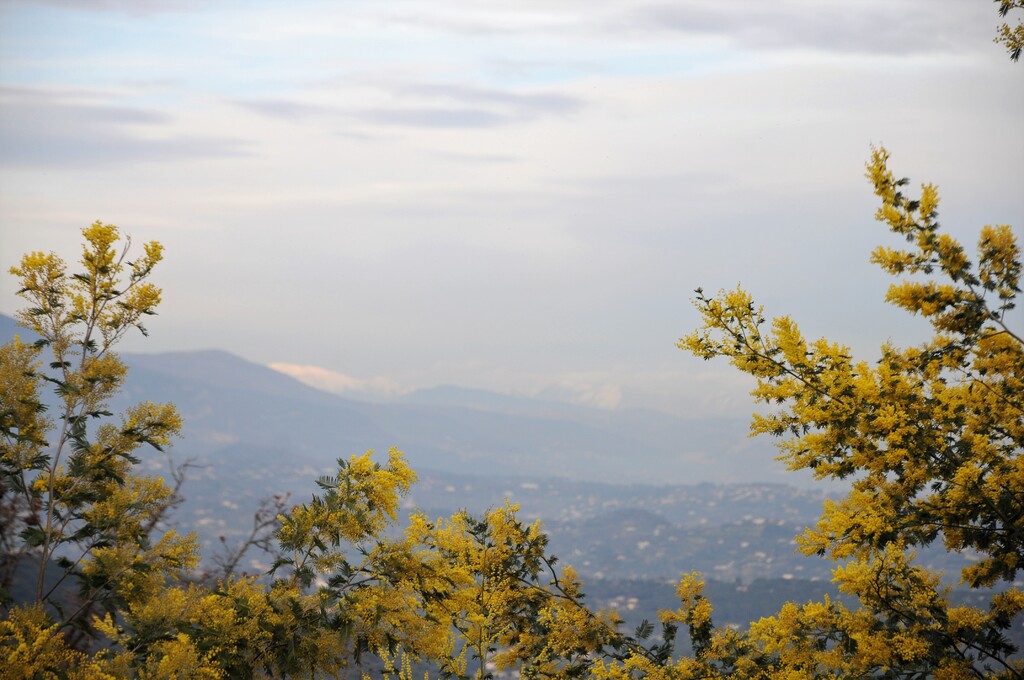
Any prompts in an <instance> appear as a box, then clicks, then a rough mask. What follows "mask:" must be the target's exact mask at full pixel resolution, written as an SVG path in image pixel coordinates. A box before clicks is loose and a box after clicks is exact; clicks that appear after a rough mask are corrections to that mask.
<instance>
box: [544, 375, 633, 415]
mask: <svg viewBox="0 0 1024 680" xmlns="http://www.w3.org/2000/svg"><path fill="white" fill-rule="evenodd" d="M537 396H538V397H540V398H542V399H550V400H553V401H567V402H569V403H571V404H579V405H580V406H590V407H592V408H600V409H605V410H608V411H610V410H614V409H616V408H618V407H619V405H620V404H621V403H622V389H621V388H620V387H619V386H618V385H616V384H614V383H612V382H608V381H607V380H605V379H604V376H602V375H599V374H575V375H566V376H564V377H562V378H561V379H560V380H559V381H558V382H557V383H555V384H553V385H549V386H548V387H545V388H544V389H543V390H541V392H540V393H539V394H538V395H537Z"/></svg>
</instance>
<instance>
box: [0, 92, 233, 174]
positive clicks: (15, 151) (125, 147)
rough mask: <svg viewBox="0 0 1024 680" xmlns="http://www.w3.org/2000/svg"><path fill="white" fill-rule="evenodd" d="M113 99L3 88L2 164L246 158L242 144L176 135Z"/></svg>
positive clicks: (160, 119) (167, 121)
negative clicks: (113, 102) (115, 102)
mask: <svg viewBox="0 0 1024 680" xmlns="http://www.w3.org/2000/svg"><path fill="white" fill-rule="evenodd" d="M109 100H110V96H109V95H108V94H103V93H91V92H83V91H73V90H67V91H48V90H41V89H30V88H16V87H3V88H0V110H2V111H3V115H2V116H0V148H2V149H3V155H2V157H0V158H2V160H0V162H2V163H3V164H4V165H8V166H12V165H14V166H43V167H52V166H68V165H72V166H77V165H110V164H123V163H147V162H167V161H177V160H193V159H199V158H223V157H238V156H245V155H248V151H247V146H246V144H245V143H244V142H243V141H241V140H238V139H232V138H227V137H212V136H206V135H202V136H196V135H190V134H175V132H174V127H175V125H174V119H173V118H172V117H171V116H169V115H167V114H163V113H157V112H154V111H151V110H147V109H140V108H136V107H130V106H116V105H111V104H109V103H107V102H108V101H109Z"/></svg>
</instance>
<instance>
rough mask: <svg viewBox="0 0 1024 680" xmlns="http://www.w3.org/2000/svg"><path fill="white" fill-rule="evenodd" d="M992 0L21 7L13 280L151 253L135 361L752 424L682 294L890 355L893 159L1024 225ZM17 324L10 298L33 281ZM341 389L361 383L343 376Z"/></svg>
mask: <svg viewBox="0 0 1024 680" xmlns="http://www.w3.org/2000/svg"><path fill="white" fill-rule="evenodd" d="M997 23H998V16H997V13H996V6H995V5H994V4H993V3H992V2H987V1H986V0H941V1H936V0H857V1H855V2H854V1H847V2H836V1H835V0H817V1H810V0H807V1H802V2H801V1H790V0H780V1H775V2H765V1H764V0H732V1H730V2H724V1H722V0H707V1H703V0H699V1H698V0H674V1H664V2H663V1H660V0H651V1H645V0H629V1H626V0H586V1H585V2H583V1H579V2H577V1H559V0H544V1H543V2H540V1H537V2H534V1H530V0H517V1H516V2H508V1H504V2H496V1H487V2H485V1H474V0H462V1H461V2H452V1H451V0H411V1H405V0H387V1H385V0H372V1H366V2H360V1H355V0H352V1H347V2H315V1H308V2H306V1H301V0H298V1H294V0H293V1H291V2H283V1H260V0H245V1H244V2H243V1H241V0H238V1H224V2H219V1H215V0H211V1H205V2H201V1H199V0H195V1H194V2H184V1H181V2H176V1H173V0H66V1H63V2H61V1H56V0H55V1H53V2H16V1H11V0H0V262H2V265H3V268H4V269H6V268H7V267H9V266H10V265H11V264H13V263H14V262H15V261H16V260H17V258H18V257H20V255H21V254H22V253H23V252H25V251H28V250H40V249H42V250H56V251H57V252H59V253H61V254H62V255H64V256H65V257H66V258H67V259H73V258H74V257H75V256H76V255H77V250H78V243H79V230H80V229H81V228H82V227H83V226H86V225H87V224H89V223H90V222H92V221H93V220H97V219H99V220H103V221H105V222H112V223H115V224H117V225H119V226H120V227H121V228H122V229H123V230H124V231H125V232H127V233H130V234H131V235H132V236H133V238H134V239H135V241H136V242H141V241H145V240H150V239H157V240H159V241H161V242H163V243H164V244H165V246H166V262H165V263H164V264H163V265H162V266H161V267H160V269H159V270H158V271H157V273H156V276H155V280H156V282H157V283H158V284H160V285H161V286H163V288H164V290H165V298H164V302H163V304H162V306H161V309H160V316H158V317H156V318H155V319H154V320H153V321H152V322H150V323H149V327H150V330H151V337H150V338H149V339H133V340H131V341H130V342H129V343H127V345H126V348H127V349H132V350H144V351H162V350H172V349H174V350H177V349H200V348H211V347H217V348H224V349H228V350H230V351H233V352H235V353H237V354H240V355H242V356H244V357H246V358H248V359H251V360H254V361H258V362H261V363H273V362H277V363H283V364H292V365H301V366H308V367H318V368H316V369H313V368H310V369H308V370H309V372H313V373H316V372H317V371H319V375H320V377H321V378H325V377H326V379H329V380H330V381H333V382H334V384H336V385H339V386H345V385H350V386H357V387H358V386H363V387H366V388H368V389H375V390H380V391H389V390H407V389H411V388H415V387H421V386H427V385H433V384H438V383H456V384H462V385H467V386H474V387H485V388H491V389H498V390H503V391H509V392H516V393H522V394H536V393H539V392H543V393H545V394H547V395H557V396H561V397H563V398H571V399H575V400H577V401H582V402H585V403H593V404H598V405H602V406H607V407H612V406H617V405H618V406H623V407H625V406H657V407H660V408H663V409H667V410H671V411H673V412H677V413H683V414H705V413H710V412H733V411H735V410H737V409H738V410H740V411H749V410H750V407H749V403H748V402H747V400H746V399H745V397H744V396H743V390H742V389H739V388H740V387H742V386H743V385H744V384H745V383H744V382H743V381H742V380H740V379H738V378H737V376H736V375H734V372H733V370H732V369H731V368H730V367H728V366H727V365H725V364H721V365H719V364H714V363H712V364H704V363H703V362H700V361H699V360H696V359H693V358H690V357H688V356H687V355H685V354H684V353H683V352H682V351H680V350H677V349H675V347H674V343H675V341H676V339H677V338H678V337H679V336H680V335H682V334H684V333H687V332H689V331H690V330H691V329H692V328H693V327H694V326H695V324H696V314H695V312H694V311H693V310H692V308H691V306H690V303H689V298H690V297H691V295H692V290H693V289H694V288H695V287H697V286H703V287H704V288H706V289H709V290H716V289H719V288H722V287H733V286H735V285H736V283H737V282H742V283H743V285H744V286H745V287H747V288H748V289H750V290H751V291H752V292H753V293H754V294H755V296H756V297H757V299H758V300H759V301H761V302H762V303H763V304H765V306H766V308H767V311H768V312H769V313H770V314H780V313H787V312H788V313H792V314H793V315H794V316H795V317H796V318H797V320H798V321H799V322H800V323H801V325H802V326H803V327H804V329H805V330H806V331H807V332H808V334H810V335H813V336H818V335H827V336H829V337H831V338H833V339H835V340H841V341H845V342H848V343H851V344H852V345H853V346H854V348H855V350H856V351H857V353H858V354H862V355H863V356H864V357H865V358H870V356H871V355H870V353H871V352H872V349H873V348H875V347H877V345H878V344H879V343H880V342H882V341H884V340H885V339H887V338H890V337H891V338H893V339H895V340H897V341H901V342H906V341H917V339H918V338H919V337H920V336H919V335H916V334H915V333H916V332H917V331H919V330H920V325H919V322H918V323H916V324H915V323H913V322H907V321H905V320H904V318H903V315H902V314H901V313H900V312H898V311H897V310H894V309H892V308H889V307H887V306H886V305H884V303H883V302H882V297H883V295H884V290H885V287H886V286H887V284H888V281H887V279H886V278H885V277H884V275H883V274H882V273H881V272H880V271H878V270H877V269H875V268H874V267H872V266H871V265H870V264H869V263H868V255H869V252H870V250H871V248H872V247H873V246H874V245H875V244H878V243H881V242H890V243H891V242H892V241H891V239H887V234H886V233H885V232H884V228H883V227H882V225H880V224H878V223H876V222H874V221H873V213H874V209H875V200H874V198H873V196H872V194H871V190H870V187H869V186H868V184H867V182H866V180H865V179H864V177H863V173H864V167H863V166H864V162H865V161H866V160H867V158H868V155H869V153H870V146H871V144H873V143H875V144H877V143H884V144H885V145H886V146H887V147H888V148H889V150H890V151H891V152H892V155H893V161H892V164H893V168H894V170H895V171H896V172H897V173H899V174H902V175H908V176H910V177H911V179H912V180H913V181H914V182H915V184H916V183H918V182H921V181H933V182H936V183H937V184H939V187H940V190H941V192H942V196H943V204H942V206H941V208H940V210H941V216H942V220H943V223H944V224H945V225H946V226H947V227H948V228H949V229H950V230H951V231H952V232H954V233H955V234H957V235H959V236H962V237H965V238H966V239H967V240H970V241H972V242H973V240H974V238H975V235H976V233H977V230H978V228H979V227H980V226H981V225H983V224H986V223H1011V224H1013V225H1014V226H1015V228H1017V229H1018V233H1019V230H1020V228H1021V227H1022V225H1024V191H1022V189H1021V187H1024V171H1022V160H1024V127H1022V126H1021V119H1020V116H1021V111H1024V64H1013V63H1011V62H1010V61H1009V59H1008V58H1007V57H1006V55H1005V51H1004V50H1002V48H1000V47H998V46H996V45H993V44H992V42H991V40H992V37H993V35H994V33H995V26H996V24H997ZM6 278H7V281H6V283H4V284H3V285H2V286H0V311H3V312H6V313H10V312H12V311H13V310H14V309H16V308H17V307H18V306H19V302H18V300H17V299H16V298H15V296H14V291H15V288H16V286H15V282H14V280H13V278H11V277H6ZM326 371H330V372H335V373H340V374H343V376H348V377H347V378H345V377H342V376H335V375H333V374H332V373H325V372H326Z"/></svg>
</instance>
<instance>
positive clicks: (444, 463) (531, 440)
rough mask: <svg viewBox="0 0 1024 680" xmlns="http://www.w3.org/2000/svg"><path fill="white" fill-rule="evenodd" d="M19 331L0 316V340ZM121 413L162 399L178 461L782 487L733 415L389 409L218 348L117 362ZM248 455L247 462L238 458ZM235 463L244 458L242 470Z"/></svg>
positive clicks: (517, 406)
mask: <svg viewBox="0 0 1024 680" xmlns="http://www.w3.org/2000/svg"><path fill="white" fill-rule="evenodd" d="M15 333H21V334H22V335H23V336H24V335H25V334H24V332H23V331H22V329H20V327H18V326H17V325H16V324H15V322H14V320H13V319H11V318H10V317H7V316H3V315H0V341H2V342H6V341H7V340H8V339H10V338H11V337H12V336H13V335H14V334H15ZM122 358H123V359H124V360H125V361H126V362H127V363H128V365H129V366H130V370H129V373H128V378H127V381H126V384H125V389H124V392H123V393H122V395H121V396H120V397H118V398H117V399H116V400H115V402H114V403H113V404H112V406H113V407H114V409H113V410H115V411H116V410H119V409H122V408H124V407H126V406H128V405H130V404H134V403H137V402H138V401H141V400H150V401H156V402H163V401H171V402H173V403H174V404H175V405H176V406H177V407H178V409H179V411H180V412H181V413H182V416H183V417H184V420H185V429H184V438H183V440H182V441H181V442H180V443H179V444H177V445H176V447H175V452H176V456H178V457H191V456H199V457H202V458H207V457H218V456H227V457H231V458H238V457H241V458H243V459H245V462H247V463H248V464H251V465H258V466H276V465H279V464H280V462H281V461H288V462H289V463H290V464H293V465H296V464H297V465H300V466H303V467H308V468H312V469H318V470H319V469H323V468H329V467H330V466H332V465H333V463H334V460H335V459H336V458H337V457H339V456H343V457H346V458H347V457H348V456H349V455H351V454H353V453H362V452H364V451H366V450H368V449H378V450H386V449H387V448H390V447H391V446H397V447H399V448H400V449H402V450H403V451H404V452H405V453H406V455H407V457H408V459H409V461H410V463H411V464H412V465H413V467H414V469H423V470H437V471H445V472H454V473H462V474H479V475H488V476H501V475H529V476H558V477H564V478H568V479H574V480H579V481H591V482H605V483H651V484H678V483H698V482H712V483H726V482H764V481H772V482H787V481H794V480H793V479H791V478H790V477H787V476H784V474H783V473H784V469H783V466H782V465H781V464H780V463H778V462H776V461H775V460H774V456H775V455H776V451H775V449H774V448H773V447H772V446H771V443H770V442H769V441H765V440H763V439H754V440H751V439H748V438H747V436H746V432H747V427H746V425H747V424H746V422H744V421H743V420H740V419H701V420H684V419H681V418H676V417H674V416H670V415H666V414H663V413H658V412H654V411H630V410H611V411H606V410H600V409H594V408H587V407H584V406H578V405H573V404H565V403H559V402H553V401H545V400H541V399H530V398H526V397H518V396H508V395H502V394H497V393H493V392H488V391H484V390H477V389H467V388H462V387H455V386H441V387H435V388H430V389H425V390H420V391H417V392H413V393H412V394H409V395H407V396H405V397H402V398H400V399H398V400H396V401H394V402H389V403H371V402H363V401H356V400H352V399H347V398H345V397H341V396H338V395H336V394H332V393H328V392H323V391H320V390H317V389H314V388H311V387H307V386H306V385H303V384H302V383H300V382H298V381H296V380H295V379H293V378H291V377H289V376H286V375H284V374H282V373H279V372H277V371H274V370H272V369H270V368H267V367H266V366H262V365H259V364H255V363H252V362H249V361H246V360H245V359H242V358H240V357H238V356H236V355H233V354H231V353H229V352H225V351H219V350H208V351H193V352H169V353H161V354H123V355H122ZM243 452H244V453H243ZM239 462H242V461H239Z"/></svg>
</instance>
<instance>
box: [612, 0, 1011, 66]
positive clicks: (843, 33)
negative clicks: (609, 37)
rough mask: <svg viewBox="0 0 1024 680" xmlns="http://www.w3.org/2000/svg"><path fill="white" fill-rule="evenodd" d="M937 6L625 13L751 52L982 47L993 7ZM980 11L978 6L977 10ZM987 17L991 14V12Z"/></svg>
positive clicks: (646, 26) (754, 5)
mask: <svg viewBox="0 0 1024 680" xmlns="http://www.w3.org/2000/svg"><path fill="white" fill-rule="evenodd" d="M961 4H962V5H967V4H970V5H971V7H954V6H949V7H943V8H942V9H941V10H940V9H938V8H937V7H936V6H935V5H934V3H924V2H922V1H919V0H904V1H902V2H899V1H895V2H893V1H889V2H884V3H880V2H875V3H871V2H858V3H822V2H814V3H810V2H800V1H796V0H788V1H781V2H771V3H766V2H762V1H760V0H741V1H739V2H729V3H724V2H720V1H718V0H714V1H709V0H691V1H690V2H684V3H679V2H675V3H661V2H659V3H651V4H647V5H645V6H642V7H636V8H632V9H629V10H627V11H626V12H625V13H624V14H623V15H621V16H620V17H619V18H618V19H617V22H620V28H621V24H625V25H626V26H629V27H630V28H632V29H634V30H641V31H663V32H672V33H680V34H688V35H708V36H719V37H725V38H728V39H730V40H731V41H733V42H735V43H737V44H738V45H739V46H740V47H745V48H754V49H769V50H780V49H807V48H810V49H814V50H821V51H825V52H836V53H855V54H889V55H892V54H899V55H907V54H915V53H930V52H940V51H941V52H948V51H951V50H954V51H956V50H965V49H978V46H983V47H984V46H986V43H987V41H986V40H985V38H986V36H988V35H989V33H991V31H992V23H993V21H985V20H984V19H985V17H988V16H989V15H993V14H994V11H993V10H992V9H991V8H989V7H985V6H984V3H961ZM982 10H984V11H982ZM984 12H987V13H988V14H984ZM989 18H991V17H989Z"/></svg>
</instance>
